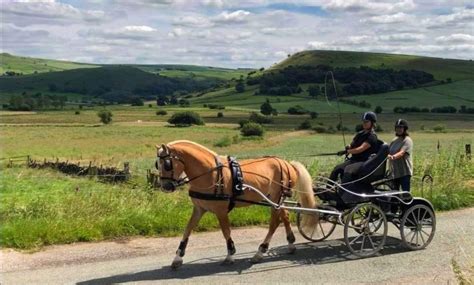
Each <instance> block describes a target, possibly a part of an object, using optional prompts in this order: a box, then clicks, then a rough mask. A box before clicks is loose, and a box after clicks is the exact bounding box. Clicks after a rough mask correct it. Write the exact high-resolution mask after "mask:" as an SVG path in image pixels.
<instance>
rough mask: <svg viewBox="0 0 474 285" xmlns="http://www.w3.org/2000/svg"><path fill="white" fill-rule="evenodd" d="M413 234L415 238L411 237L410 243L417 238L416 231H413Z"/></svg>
mask: <svg viewBox="0 0 474 285" xmlns="http://www.w3.org/2000/svg"><path fill="white" fill-rule="evenodd" d="M411 232H412V233H413V236H412V237H411V240H410V243H412V242H413V239H414V238H415V233H416V232H415V231H411Z"/></svg>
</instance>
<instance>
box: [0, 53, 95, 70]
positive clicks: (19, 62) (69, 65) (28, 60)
mask: <svg viewBox="0 0 474 285" xmlns="http://www.w3.org/2000/svg"><path fill="white" fill-rule="evenodd" d="M92 67H98V65H93V64H87V63H77V62H70V61H60V60H51V59H41V58H32V57H24V56H15V55H11V54H8V53H1V54H0V74H3V73H5V72H6V71H13V72H16V73H23V74H25V75H26V74H33V73H35V72H36V73H44V72H52V71H63V70H70V69H77V68H92Z"/></svg>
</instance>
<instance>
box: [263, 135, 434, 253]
mask: <svg viewBox="0 0 474 285" xmlns="http://www.w3.org/2000/svg"><path fill="white" fill-rule="evenodd" d="M387 155H388V146H387V145H386V144H382V145H381V146H380V148H379V151H378V153H377V154H376V155H375V156H373V157H372V158H370V159H369V160H368V161H367V162H365V163H364V165H362V166H361V167H360V168H361V169H362V170H359V175H358V176H357V177H356V179H354V180H352V181H349V182H345V183H344V182H340V181H332V180H330V179H329V178H326V177H323V176H318V177H316V181H315V183H314V185H313V191H314V195H315V196H317V197H318V198H319V199H320V200H321V201H322V203H321V204H320V205H318V206H317V207H316V208H315V209H307V208H302V207H301V206H300V205H299V203H297V202H293V201H284V202H283V203H282V204H281V205H276V204H275V203H272V202H271V201H269V200H268V199H266V202H267V203H269V204H271V205H272V206H274V207H281V208H286V209H288V210H293V211H295V212H296V213H297V214H296V223H297V227H298V231H299V232H300V234H301V235H302V236H303V237H304V238H305V239H307V240H309V241H312V242H319V241H323V240H325V239H326V238H328V237H329V236H330V235H331V234H332V233H333V232H334V230H335V228H336V226H337V225H341V226H343V227H344V241H345V243H346V245H347V247H348V248H349V250H350V251H351V252H352V253H353V254H355V255H356V256H359V257H368V256H373V255H375V254H376V253H377V252H379V251H380V250H381V249H382V248H383V247H384V244H385V241H386V238H387V234H388V224H389V223H391V224H393V225H394V226H395V227H396V228H397V229H398V230H399V232H400V236H401V241H402V245H403V246H404V247H406V248H408V249H410V250H419V249H423V248H425V247H426V246H428V244H429V243H430V242H431V240H432V239H433V237H434V234H435V230H436V217H435V212H434V208H433V205H432V204H431V203H430V202H429V201H428V200H426V199H424V198H421V197H413V196H412V195H411V193H409V192H404V191H399V190H394V186H393V180H392V179H390V178H389V177H388V175H387V172H386V169H385V168H386V160H387ZM427 178H430V177H429V176H427ZM423 180H425V179H423ZM431 182H432V181H431ZM254 191H258V190H257V189H254ZM264 199H265V198H264ZM312 215H318V216H319V222H318V223H317V225H316V226H314V225H311V226H307V225H305V217H307V216H312Z"/></svg>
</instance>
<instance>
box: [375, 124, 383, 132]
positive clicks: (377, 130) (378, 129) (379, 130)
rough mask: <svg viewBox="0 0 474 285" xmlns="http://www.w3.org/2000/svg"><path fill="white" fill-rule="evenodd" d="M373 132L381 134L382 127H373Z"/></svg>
mask: <svg viewBox="0 0 474 285" xmlns="http://www.w3.org/2000/svg"><path fill="white" fill-rule="evenodd" d="M375 132H378V133H382V132H383V128H382V126H381V125H375Z"/></svg>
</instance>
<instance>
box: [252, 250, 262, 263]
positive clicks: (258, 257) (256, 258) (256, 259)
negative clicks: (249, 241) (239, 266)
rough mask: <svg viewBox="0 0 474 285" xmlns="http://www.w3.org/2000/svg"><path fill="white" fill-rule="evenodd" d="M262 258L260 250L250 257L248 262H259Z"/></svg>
mask: <svg viewBox="0 0 474 285" xmlns="http://www.w3.org/2000/svg"><path fill="white" fill-rule="evenodd" d="M262 260H263V255H262V254H261V253H260V252H258V253H256V254H255V255H254V256H253V257H252V258H251V259H250V262H252V263H259V262H261V261H262Z"/></svg>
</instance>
